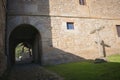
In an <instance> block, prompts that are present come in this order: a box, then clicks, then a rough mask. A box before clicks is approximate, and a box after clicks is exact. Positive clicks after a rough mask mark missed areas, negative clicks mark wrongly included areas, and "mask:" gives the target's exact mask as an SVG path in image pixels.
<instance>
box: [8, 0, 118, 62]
mask: <svg viewBox="0 0 120 80" xmlns="http://www.w3.org/2000/svg"><path fill="white" fill-rule="evenodd" d="M8 3H9V5H8V26H7V28H8V31H7V34H8V36H7V37H8V38H9V35H10V33H11V32H12V30H13V29H14V28H15V27H17V26H18V25H20V24H31V25H33V26H34V27H36V28H37V29H38V30H39V31H40V34H41V37H42V40H41V41H42V52H43V53H42V59H43V60H42V61H43V64H58V63H65V62H72V61H77V60H81V59H82V60H83V59H94V58H97V57H99V56H100V55H99V51H98V44H97V39H98V35H97V34H96V33H94V34H90V32H91V31H93V30H95V29H96V27H104V29H103V30H101V31H100V32H99V35H100V39H101V40H103V41H104V43H105V44H106V45H108V46H106V47H105V50H106V55H111V54H116V53H119V52H120V46H119V44H120V39H119V37H118V35H117V30H116V25H120V20H119V17H118V16H119V15H120V11H119V8H120V7H119V4H120V1H119V0H86V5H80V4H79V0H13V1H12V2H10V0H8ZM66 22H73V23H74V30H67V26H66Z"/></svg>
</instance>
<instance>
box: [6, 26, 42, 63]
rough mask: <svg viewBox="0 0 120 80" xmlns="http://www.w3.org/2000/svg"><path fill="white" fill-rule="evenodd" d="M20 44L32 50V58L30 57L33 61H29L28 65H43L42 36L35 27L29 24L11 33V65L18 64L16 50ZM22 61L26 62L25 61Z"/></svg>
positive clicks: (9, 59)
mask: <svg viewBox="0 0 120 80" xmlns="http://www.w3.org/2000/svg"><path fill="white" fill-rule="evenodd" d="M20 43H21V45H23V46H24V47H27V48H28V50H29V51H30V50H31V53H30V55H32V56H30V57H31V58H32V59H31V61H28V63H30V62H32V63H33V62H34V63H40V64H41V55H42V49H41V48H42V45H41V36H40V33H39V31H38V30H37V29H36V28H35V27H34V26H32V25H29V24H21V25H19V26H17V27H16V28H15V29H14V30H13V31H12V32H11V34H10V36H9V54H8V57H9V58H8V63H9V64H10V65H13V64H15V63H16V56H15V54H16V53H15V49H16V47H17V45H18V44H20ZM22 54H23V53H22ZM22 54H21V55H22ZM22 61H23V62H24V61H25V60H22ZM23 62H22V63H23Z"/></svg>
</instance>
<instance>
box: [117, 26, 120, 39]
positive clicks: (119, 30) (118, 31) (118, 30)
mask: <svg viewBox="0 0 120 80" xmlns="http://www.w3.org/2000/svg"><path fill="white" fill-rule="evenodd" d="M116 28H117V34H118V37H120V25H116Z"/></svg>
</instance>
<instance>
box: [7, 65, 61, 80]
mask: <svg viewBox="0 0 120 80" xmlns="http://www.w3.org/2000/svg"><path fill="white" fill-rule="evenodd" d="M8 80H63V78H61V77H60V76H58V75H57V74H55V73H52V72H50V71H48V70H46V69H44V68H43V67H41V66H40V65H36V64H27V65H16V66H14V67H13V68H12V70H11V72H10V73H9V75H8Z"/></svg>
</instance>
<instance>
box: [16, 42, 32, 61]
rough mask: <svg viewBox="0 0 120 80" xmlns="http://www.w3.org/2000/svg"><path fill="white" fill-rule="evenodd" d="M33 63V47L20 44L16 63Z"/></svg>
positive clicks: (17, 49) (17, 48)
mask: <svg viewBox="0 0 120 80" xmlns="http://www.w3.org/2000/svg"><path fill="white" fill-rule="evenodd" d="M32 61H33V55H32V48H31V45H30V44H28V43H25V42H22V43H19V44H18V45H17V46H16V48H15V63H31V62H32Z"/></svg>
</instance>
